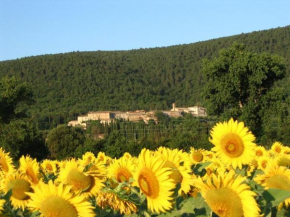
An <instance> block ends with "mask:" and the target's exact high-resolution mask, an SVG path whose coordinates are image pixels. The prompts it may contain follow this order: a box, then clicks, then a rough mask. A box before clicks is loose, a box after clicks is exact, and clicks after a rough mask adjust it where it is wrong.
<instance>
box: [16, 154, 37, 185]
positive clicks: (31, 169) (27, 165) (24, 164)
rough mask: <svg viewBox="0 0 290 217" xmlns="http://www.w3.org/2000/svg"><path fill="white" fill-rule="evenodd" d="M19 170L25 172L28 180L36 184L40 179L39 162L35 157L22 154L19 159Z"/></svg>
mask: <svg viewBox="0 0 290 217" xmlns="http://www.w3.org/2000/svg"><path fill="white" fill-rule="evenodd" d="M19 171H21V172H23V173H25V174H26V175H27V177H28V178H29V180H30V181H31V182H32V183H33V184H35V185H37V184H38V182H39V181H40V178H41V175H40V172H39V164H38V162H37V161H36V159H32V158H31V157H29V156H26V157H25V156H22V157H21V158H20V160H19Z"/></svg>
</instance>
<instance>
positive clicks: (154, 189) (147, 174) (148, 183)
mask: <svg viewBox="0 0 290 217" xmlns="http://www.w3.org/2000/svg"><path fill="white" fill-rule="evenodd" d="M138 184H139V187H140V189H141V190H142V192H143V193H144V194H146V196H147V197H151V198H152V199H154V198H157V197H158V195H159V183H158V180H157V179H156V176H155V174H154V173H153V172H152V171H151V170H149V169H147V168H143V169H142V170H141V172H140V175H139V177H138Z"/></svg>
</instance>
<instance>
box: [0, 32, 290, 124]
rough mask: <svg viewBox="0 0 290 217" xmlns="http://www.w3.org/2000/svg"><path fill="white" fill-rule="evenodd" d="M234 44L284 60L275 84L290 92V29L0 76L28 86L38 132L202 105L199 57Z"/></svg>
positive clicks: (93, 55)
mask: <svg viewBox="0 0 290 217" xmlns="http://www.w3.org/2000/svg"><path fill="white" fill-rule="evenodd" d="M234 41H238V42H241V43H244V44H245V45H246V48H247V49H248V50H250V51H255V52H270V53H275V54H278V55H281V56H283V57H284V58H285V60H286V66H287V75H286V78H285V79H284V80H283V81H282V82H281V83H280V85H282V86H285V91H286V93H290V87H289V85H288V86H287V85H286V84H287V83H288V84H289V79H290V76H289V75H290V73H289V69H290V26H287V27H283V28H276V29H270V30H265V31H257V32H252V33H248V34H240V35H236V36H231V37H225V38H219V39H214V40H209V41H205V42H198V43H193V44H186V45H176V46H170V47H162V48H152V49H138V50H130V51H95V52H72V53H65V54H55V55H43V56H36V57H27V58H22V59H17V60H11V61H3V62H0V77H3V76H6V75H9V76H10V75H15V76H16V77H18V78H21V79H22V80H23V81H27V82H30V83H31V84H32V86H33V90H34V95H35V100H36V103H35V105H34V106H32V107H31V108H30V109H29V112H30V114H31V115H32V117H33V118H34V119H35V120H37V121H39V123H41V124H40V126H41V128H42V129H44V128H51V127H54V126H55V125H56V124H57V123H64V122H67V121H69V120H71V119H74V118H75V117H76V116H77V115H78V114H83V113H86V112H88V111H92V110H93V111H96V110H136V109H147V110H150V109H169V108H171V104H172V103H173V102H175V103H176V105H177V106H190V105H196V104H201V105H202V104H203V99H202V96H201V88H202V86H203V84H204V80H203V75H202V74H201V73H200V68H201V66H202V59H204V58H212V57H213V56H215V55H217V54H218V51H219V50H220V49H222V48H226V47H229V46H230V45H231V44H232V43H233V42H234Z"/></svg>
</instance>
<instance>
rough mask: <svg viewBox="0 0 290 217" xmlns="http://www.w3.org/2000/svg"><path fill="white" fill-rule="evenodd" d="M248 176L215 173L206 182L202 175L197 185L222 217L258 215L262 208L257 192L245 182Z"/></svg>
mask: <svg viewBox="0 0 290 217" xmlns="http://www.w3.org/2000/svg"><path fill="white" fill-rule="evenodd" d="M245 179H246V178H244V177H241V176H237V175H235V173H234V171H230V172H229V173H227V174H225V173H222V174H219V175H213V176H211V178H210V179H208V180H207V181H206V182H204V181H203V180H202V179H201V178H200V177H198V179H197V180H196V181H195V185H196V187H197V188H199V189H200V192H201V195H202V197H203V198H204V199H205V201H206V203H207V204H208V205H209V207H210V208H211V210H212V211H213V212H215V213H216V214H217V215H218V216H220V217H258V216H260V215H259V212H260V209H259V207H258V205H257V203H256V200H255V198H254V197H255V196H256V194H255V193H254V192H253V191H251V190H250V187H249V186H248V185H247V184H245V183H244V181H245Z"/></svg>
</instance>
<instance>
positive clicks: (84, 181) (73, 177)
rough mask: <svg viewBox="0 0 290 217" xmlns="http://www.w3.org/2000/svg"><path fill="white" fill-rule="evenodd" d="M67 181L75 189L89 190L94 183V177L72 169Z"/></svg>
mask: <svg viewBox="0 0 290 217" xmlns="http://www.w3.org/2000/svg"><path fill="white" fill-rule="evenodd" d="M67 182H68V184H69V185H71V186H72V189H73V190H74V191H81V190H87V189H89V187H90V186H91V185H92V184H93V177H91V176H86V175H85V174H84V173H82V172H80V171H78V170H76V169H72V170H71V171H70V172H69V173H68V176H67Z"/></svg>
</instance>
